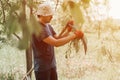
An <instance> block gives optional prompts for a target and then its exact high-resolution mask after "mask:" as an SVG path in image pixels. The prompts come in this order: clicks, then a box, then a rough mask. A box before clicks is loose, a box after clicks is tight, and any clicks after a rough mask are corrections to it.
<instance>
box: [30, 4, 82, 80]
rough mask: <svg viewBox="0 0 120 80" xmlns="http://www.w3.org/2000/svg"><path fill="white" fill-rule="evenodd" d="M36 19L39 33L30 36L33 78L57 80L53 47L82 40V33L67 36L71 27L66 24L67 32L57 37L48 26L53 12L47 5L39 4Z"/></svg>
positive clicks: (76, 32)
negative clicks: (39, 29) (38, 24)
mask: <svg viewBox="0 0 120 80" xmlns="http://www.w3.org/2000/svg"><path fill="white" fill-rule="evenodd" d="M37 17H38V22H39V23H40V28H41V33H40V35H35V34H33V36H32V47H33V56H34V71H35V77H36V80H58V78H57V72H56V61H55V55H54V46H56V47H58V46H62V45H64V44H66V43H68V42H70V41H71V40H74V39H76V38H82V37H83V33H82V32H81V31H75V32H73V33H71V34H69V32H70V31H71V29H72V28H71V27H70V26H69V24H70V25H72V23H71V22H68V23H67V25H66V27H67V28H66V29H67V32H66V33H65V34H64V35H61V36H59V37H58V36H57V35H56V33H55V31H54V30H53V28H52V27H51V25H50V24H49V22H50V21H51V19H52V17H53V10H52V8H51V6H50V5H49V4H41V5H40V6H39V7H38V11H37Z"/></svg>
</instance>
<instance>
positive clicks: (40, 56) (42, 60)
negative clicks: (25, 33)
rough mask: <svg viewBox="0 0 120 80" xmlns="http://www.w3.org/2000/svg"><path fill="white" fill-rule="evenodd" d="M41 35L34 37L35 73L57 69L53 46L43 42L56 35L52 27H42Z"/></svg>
mask: <svg viewBox="0 0 120 80" xmlns="http://www.w3.org/2000/svg"><path fill="white" fill-rule="evenodd" d="M40 26H41V29H42V31H41V34H40V35H39V36H36V35H35V34H33V36H32V48H33V56H34V67H35V71H45V70H49V69H51V68H53V67H56V61H55V55H54V46H51V45H49V44H47V43H45V42H44V41H43V39H45V38H47V37H49V36H53V35H55V34H56V33H55V31H54V30H53V28H52V27H51V26H50V25H42V24H40Z"/></svg>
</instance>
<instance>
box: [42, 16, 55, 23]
mask: <svg viewBox="0 0 120 80" xmlns="http://www.w3.org/2000/svg"><path fill="white" fill-rule="evenodd" d="M52 17H53V16H52V15H49V16H41V19H42V21H43V22H44V23H49V22H50V21H51V19H52Z"/></svg>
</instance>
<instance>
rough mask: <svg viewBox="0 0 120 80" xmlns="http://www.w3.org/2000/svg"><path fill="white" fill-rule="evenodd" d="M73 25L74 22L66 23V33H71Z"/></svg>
mask: <svg viewBox="0 0 120 80" xmlns="http://www.w3.org/2000/svg"><path fill="white" fill-rule="evenodd" d="M73 25H74V21H73V20H70V21H68V22H67V24H66V27H67V31H68V32H71V31H72V26H73Z"/></svg>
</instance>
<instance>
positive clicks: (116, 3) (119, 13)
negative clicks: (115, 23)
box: [109, 0, 120, 19]
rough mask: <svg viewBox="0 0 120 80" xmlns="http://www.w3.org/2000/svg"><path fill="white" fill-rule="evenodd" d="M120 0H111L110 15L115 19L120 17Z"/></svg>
mask: <svg viewBox="0 0 120 80" xmlns="http://www.w3.org/2000/svg"><path fill="white" fill-rule="evenodd" d="M119 7H120V0H110V12H109V16H111V17H112V18H115V19H120V10H118V8H119Z"/></svg>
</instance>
